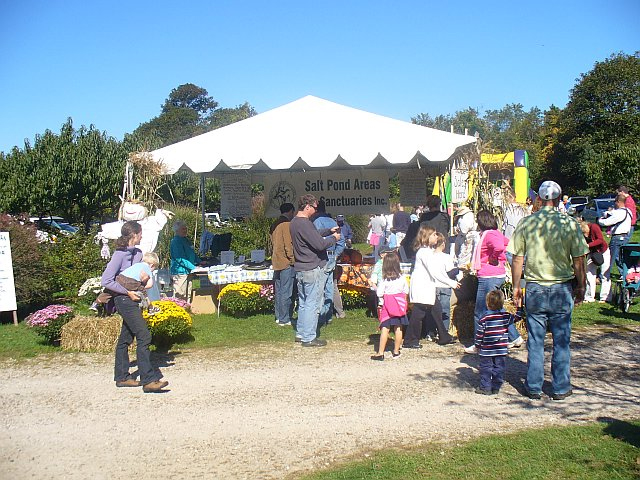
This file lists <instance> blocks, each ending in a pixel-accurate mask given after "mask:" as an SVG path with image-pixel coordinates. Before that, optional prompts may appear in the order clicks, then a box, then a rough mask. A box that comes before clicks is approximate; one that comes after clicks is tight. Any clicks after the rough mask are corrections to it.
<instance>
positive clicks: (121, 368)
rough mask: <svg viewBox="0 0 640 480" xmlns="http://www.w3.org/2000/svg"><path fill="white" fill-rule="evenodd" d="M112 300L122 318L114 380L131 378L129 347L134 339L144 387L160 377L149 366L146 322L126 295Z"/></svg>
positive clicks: (149, 337) (149, 355)
mask: <svg viewBox="0 0 640 480" xmlns="http://www.w3.org/2000/svg"><path fill="white" fill-rule="evenodd" d="M113 300H114V302H115V304H116V308H117V309H118V313H119V314H120V315H121V316H122V329H121V330H120V337H119V338H118V342H117V343H116V361H115V368H114V380H115V381H123V380H127V379H129V378H132V377H131V375H130V374H129V345H131V343H132V342H133V339H134V337H135V339H136V340H137V346H136V358H137V363H138V372H139V373H140V382H141V383H142V384H143V385H146V384H147V383H151V382H154V381H156V380H159V379H160V378H161V375H159V372H157V371H155V370H154V369H153V367H152V365H151V352H149V345H150V344H151V333H150V332H149V328H148V327H147V322H146V320H145V319H144V318H142V312H141V311H140V307H139V306H138V304H137V303H136V302H134V301H133V300H131V299H130V298H129V297H128V296H126V295H117V296H116V297H115V298H114V299H113Z"/></svg>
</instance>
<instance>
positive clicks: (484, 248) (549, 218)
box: [99, 181, 636, 400]
mask: <svg viewBox="0 0 640 480" xmlns="http://www.w3.org/2000/svg"><path fill="white" fill-rule="evenodd" d="M561 194H562V190H561V188H560V186H559V185H558V184H557V183H555V182H552V181H546V182H543V183H542V185H541V186H540V188H539V192H538V195H537V198H536V201H535V202H534V201H531V202H527V203H528V205H527V206H521V205H520V204H518V203H516V202H515V199H514V198H513V196H512V195H509V192H507V195H506V197H505V207H504V208H503V214H504V216H503V218H502V219H501V221H499V219H498V218H496V216H495V215H494V214H493V213H492V212H490V211H489V210H480V211H479V212H478V213H477V215H474V213H473V212H472V211H471V210H470V209H469V208H468V207H467V206H465V205H458V206H457V208H456V212H455V213H456V215H455V218H454V224H455V232H454V235H453V236H450V235H449V233H450V226H451V219H450V217H449V215H448V214H447V213H446V212H443V211H442V209H441V200H440V198H439V197H438V196H435V195H432V196H429V197H427V199H426V202H425V208H424V209H423V208H422V207H416V208H415V209H414V210H413V212H412V213H411V214H409V213H407V212H405V211H404V207H403V206H402V205H401V204H397V205H396V206H395V212H394V213H393V214H390V215H383V214H380V215H374V216H372V217H371V218H370V222H369V228H370V233H369V243H370V244H371V245H372V246H373V256H374V259H375V265H374V267H373V273H372V274H371V277H370V279H369V284H370V288H371V294H372V296H373V298H374V304H375V308H376V311H377V315H378V319H379V329H380V332H381V334H380V341H379V344H378V348H377V351H376V353H375V354H374V355H372V356H371V359H372V360H375V361H383V360H384V359H385V350H386V346H387V342H388V340H389V337H390V334H391V333H392V332H393V334H394V342H393V348H392V358H394V359H395V358H399V357H400V356H401V355H402V349H403V348H405V349H419V348H422V345H421V343H420V342H421V340H422V339H425V338H431V339H432V340H434V341H436V342H437V343H438V344H439V345H449V344H452V343H456V341H457V339H456V338H454V337H453V336H452V335H451V334H450V333H449V327H450V308H451V297H452V291H453V290H457V289H460V287H461V284H460V279H461V278H462V272H461V269H464V270H467V271H469V272H471V273H472V274H473V275H475V276H476V277H477V284H478V288H477V293H476V299H475V307H474V313H473V320H474V337H473V343H472V344H471V345H469V346H468V347H466V348H465V350H464V351H465V353H468V354H474V353H477V354H478V355H479V356H480V357H481V360H480V366H479V370H480V377H481V379H480V385H479V387H478V389H477V390H476V391H477V393H480V394H485V395H491V394H496V393H498V391H499V390H500V387H501V385H502V382H503V381H504V370H505V362H504V357H505V356H506V355H507V353H508V350H509V349H510V348H516V347H519V346H521V345H522V344H524V339H523V338H522V336H521V335H520V334H519V332H518V330H517V329H516V328H515V325H514V323H515V320H517V319H518V318H520V316H521V312H522V308H523V307H524V305H526V324H527V332H528V339H527V348H528V362H527V379H526V383H525V388H526V392H525V394H526V395H527V396H528V397H530V398H533V399H537V398H541V394H542V379H543V377H544V337H545V335H546V332H547V330H550V331H551V332H552V335H553V352H554V353H553V358H552V368H551V371H552V394H551V396H552V398H554V399H556V400H561V399H564V398H566V397H567V396H569V395H571V392H572V391H571V383H570V374H569V369H570V351H569V343H570V334H571V315H572V310H573V306H574V304H575V303H580V302H582V301H585V302H593V301H596V300H595V298H596V278H597V274H598V270H599V271H600V276H601V282H600V283H601V288H600V292H599V301H600V302H606V301H608V300H610V297H611V280H610V271H611V265H613V264H614V263H616V264H618V267H619V268H620V247H621V246H623V245H625V244H626V242H628V240H629V238H630V237H631V235H632V233H633V226H634V225H635V223H636V208H635V202H634V200H633V198H632V197H631V195H629V191H628V189H627V188H626V187H625V186H621V187H620V188H619V189H618V195H617V197H616V202H615V209H613V210H612V211H610V212H608V213H607V214H606V215H605V216H604V217H603V218H601V219H599V220H598V223H588V222H584V221H579V222H578V221H576V219H574V218H572V217H570V216H569V215H568V213H567V212H565V211H562V209H561V208H560V207H559V205H560V203H561ZM529 205H531V206H532V208H531V209H529V208H528V206H529ZM280 212H281V215H280V217H279V218H278V219H277V220H276V221H275V222H274V224H273V225H272V227H271V232H270V233H271V240H272V245H273V252H272V267H273V270H274V288H275V300H274V301H275V320H276V323H277V324H278V325H280V326H293V328H294V331H295V341H296V342H300V343H301V345H302V346H303V347H322V346H325V345H326V344H327V342H326V341H325V340H323V339H321V338H319V337H320V333H321V327H322V326H324V325H326V324H328V323H330V322H331V321H332V316H333V315H334V314H336V315H337V316H338V317H343V316H344V311H343V309H342V302H341V299H340V293H339V290H338V285H337V279H338V278H339V274H336V273H337V269H339V268H340V267H339V265H338V261H339V259H340V257H341V255H342V253H343V251H344V250H345V248H350V247H351V246H352V241H353V231H352V229H351V227H350V225H349V224H348V223H347V222H346V220H345V217H344V215H343V214H340V215H337V216H336V218H335V219H334V218H333V217H332V216H331V215H329V214H328V213H327V212H326V210H325V204H324V202H323V201H322V200H318V199H317V198H316V197H315V196H313V195H303V196H301V197H300V198H299V200H298V205H297V208H296V207H295V206H294V205H293V204H291V203H285V204H283V205H282V206H281V207H280ZM499 224H501V228H499ZM601 227H602V228H607V229H608V230H607V231H608V233H609V235H610V237H611V240H610V241H609V243H608V244H607V241H606V239H605V236H604V235H603V231H602V228H601ZM173 230H174V237H173V239H172V240H171V246H170V252H171V268H170V272H171V275H172V284H173V289H174V292H175V295H176V296H177V297H182V298H187V296H188V292H187V287H186V285H187V276H188V274H189V273H190V272H191V271H192V270H193V269H194V268H195V267H196V266H198V265H200V264H201V259H200V258H199V257H198V256H197V255H196V253H195V251H194V249H193V247H192V246H191V243H190V242H189V241H188V239H187V238H186V233H187V229H186V225H185V224H184V222H181V221H176V222H175V223H174V225H173ZM140 237H141V227H140V225H139V224H138V223H137V222H133V221H130V222H126V223H124V225H123V226H122V230H121V237H120V238H119V239H118V240H117V242H116V244H117V248H116V251H115V253H114V255H113V257H112V258H111V260H110V262H109V264H108V265H107V267H106V269H105V271H104V273H103V276H102V285H103V287H104V288H105V293H104V294H103V296H102V297H101V298H99V300H100V301H101V302H107V301H112V302H113V303H115V306H116V308H117V310H118V312H119V313H120V314H121V316H122V318H123V324H122V329H121V333H120V336H119V339H118V342H117V346H116V354H115V368H114V380H115V382H116V386H118V387H137V386H142V387H143V390H144V391H145V392H157V391H161V390H162V389H163V388H164V387H166V386H167V385H168V382H166V381H163V380H162V374H161V373H160V372H159V370H158V369H154V368H153V367H152V365H151V361H150V354H149V344H150V343H151V334H150V333H149V329H148V327H147V325H146V322H145V320H144V319H143V317H142V313H141V309H140V306H139V305H140V303H141V301H142V302H143V303H145V301H144V299H145V294H144V292H145V290H146V289H148V288H150V286H151V284H152V279H151V275H149V272H148V270H152V269H153V268H156V267H157V264H158V257H157V256H156V255H155V254H151V255H149V254H146V255H145V256H143V255H142V252H141V250H140V249H139V248H137V247H136V245H139V244H140ZM450 242H451V245H450ZM585 259H586V261H585ZM401 262H407V263H411V265H412V269H411V282H410V285H409V282H408V281H407V278H406V276H405V275H404V274H403V273H402V270H401ZM508 272H510V274H511V280H512V284H513V302H514V304H515V306H516V307H517V308H518V312H517V313H516V314H513V315H512V314H508V313H507V312H505V310H504V301H505V298H504V294H503V293H502V291H501V287H502V286H503V284H504V283H505V281H506V277H507V273H508ZM525 292H526V293H525ZM145 308H152V307H150V306H149V304H148V302H146V303H145ZM296 309H297V319H296V320H294V311H295V310H296ZM149 313H150V314H153V313H154V312H153V311H151V310H149ZM134 338H135V339H136V340H137V347H136V348H137V358H138V370H139V376H140V380H139V381H138V380H136V378H135V377H134V376H132V374H130V373H129V357H128V347H129V345H130V344H131V343H132V342H133V340H134Z"/></svg>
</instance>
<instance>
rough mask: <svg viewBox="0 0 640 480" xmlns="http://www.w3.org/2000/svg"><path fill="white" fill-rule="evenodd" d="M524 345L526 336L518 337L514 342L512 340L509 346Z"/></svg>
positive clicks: (518, 346) (517, 346)
mask: <svg viewBox="0 0 640 480" xmlns="http://www.w3.org/2000/svg"><path fill="white" fill-rule="evenodd" d="M522 345H524V338H522V337H518V338H516V339H515V340H514V341H513V342H510V343H509V345H507V346H508V347H509V348H520V347H521V346H522Z"/></svg>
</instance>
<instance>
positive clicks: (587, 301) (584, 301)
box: [582, 298, 596, 303]
mask: <svg viewBox="0 0 640 480" xmlns="http://www.w3.org/2000/svg"><path fill="white" fill-rule="evenodd" d="M595 301H596V299H595V298H585V299H584V300H583V301H582V303H593V302H595Z"/></svg>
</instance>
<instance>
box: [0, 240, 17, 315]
mask: <svg viewBox="0 0 640 480" xmlns="http://www.w3.org/2000/svg"><path fill="white" fill-rule="evenodd" d="M17 309H18V307H17V305H16V285H15V283H14V280H13V261H12V260H11V243H10V242H9V232H0V312H8V311H14V310H17Z"/></svg>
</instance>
